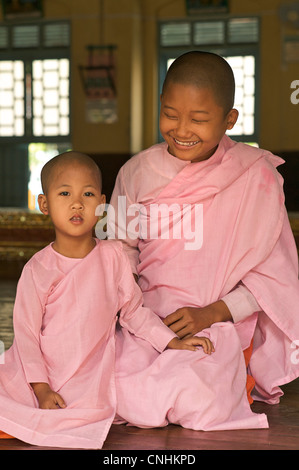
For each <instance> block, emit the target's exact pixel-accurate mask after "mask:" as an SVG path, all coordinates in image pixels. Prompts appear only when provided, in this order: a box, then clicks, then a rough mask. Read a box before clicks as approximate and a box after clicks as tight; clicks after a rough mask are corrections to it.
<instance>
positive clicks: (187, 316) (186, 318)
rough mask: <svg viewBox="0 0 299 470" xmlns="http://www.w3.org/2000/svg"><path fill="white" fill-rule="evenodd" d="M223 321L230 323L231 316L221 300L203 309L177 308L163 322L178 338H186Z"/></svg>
mask: <svg viewBox="0 0 299 470" xmlns="http://www.w3.org/2000/svg"><path fill="white" fill-rule="evenodd" d="M224 321H232V316H231V314H230V311H229V309H228V307H227V306H226V304H225V303H224V302H223V301H222V300H218V301H217V302H214V303H213V304H211V305H208V306H207V307H203V308H195V307H183V308H179V309H178V310H176V311H175V312H173V313H171V314H170V315H168V316H167V317H166V318H164V320H163V322H164V323H165V325H166V326H168V327H169V328H170V329H171V330H172V331H173V332H174V333H176V334H177V335H178V337H179V338H188V337H190V336H193V335H195V334H196V333H198V332H199V331H202V330H204V329H205V328H210V326H211V325H213V323H217V322H224Z"/></svg>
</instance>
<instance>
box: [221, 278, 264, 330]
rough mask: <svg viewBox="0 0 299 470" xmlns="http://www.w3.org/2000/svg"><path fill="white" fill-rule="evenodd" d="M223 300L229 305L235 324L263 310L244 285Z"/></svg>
mask: <svg viewBox="0 0 299 470" xmlns="http://www.w3.org/2000/svg"><path fill="white" fill-rule="evenodd" d="M221 300H223V302H225V304H226V305H227V307H228V309H229V311H230V313H231V316H232V317H233V321H234V323H237V322H239V321H242V320H245V318H247V317H249V316H250V315H252V314H253V313H255V312H260V311H261V310H262V309H261V307H260V306H259V304H258V303H257V301H256V299H255V298H254V296H253V295H252V293H251V292H250V291H249V290H248V289H247V287H245V286H244V285H243V284H242V283H241V284H238V286H237V287H236V288H235V289H234V290H232V291H231V292H229V293H228V294H227V295H225V296H224V297H222V299H221Z"/></svg>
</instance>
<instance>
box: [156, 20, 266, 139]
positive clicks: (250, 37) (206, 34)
mask: <svg viewBox="0 0 299 470" xmlns="http://www.w3.org/2000/svg"><path fill="white" fill-rule="evenodd" d="M159 31H160V77H159V79H160V88H159V90H160V92H161V88H162V84H163V80H164V78H165V75H166V71H167V69H168V67H169V66H170V64H171V62H172V61H173V60H174V59H175V58H176V57H178V56H179V55H181V54H183V53H184V52H187V51H189V50H190V51H191V50H203V51H210V52H215V53H216V54H220V55H222V56H223V57H224V58H225V59H226V60H227V61H228V63H229V64H230V65H231V67H232V69H233V71H234V75H235V81H236V95H235V107H236V108H237V109H238V111H239V118H238V122H237V124H236V125H235V127H234V128H233V129H232V130H231V131H228V132H227V134H228V135H230V136H231V137H232V138H233V139H236V140H239V141H246V142H249V143H254V144H256V143H258V106H257V104H258V101H257V94H258V81H259V78H258V66H257V64H258V41H259V21H258V19H257V18H229V19H228V18H218V19H213V20H211V19H207V20H205V21H204V20H201V21H198V20H189V21H181V22H171V23H170V22H167V23H164V22H163V23H161V24H160V29H159ZM160 92H159V94H160Z"/></svg>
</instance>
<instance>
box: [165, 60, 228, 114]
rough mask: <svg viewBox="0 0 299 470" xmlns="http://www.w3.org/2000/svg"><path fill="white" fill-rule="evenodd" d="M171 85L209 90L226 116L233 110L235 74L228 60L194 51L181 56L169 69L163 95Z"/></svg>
mask: <svg viewBox="0 0 299 470" xmlns="http://www.w3.org/2000/svg"><path fill="white" fill-rule="evenodd" d="M170 83H177V84H180V85H192V86H195V87H198V88H209V89H210V90H211V91H212V93H213V95H214V97H215V101H216V103H217V104H218V105H219V106H221V107H222V108H223V109H224V112H225V114H227V113H228V112H229V111H230V110H231V109H232V108H233V105H234V96H235V79H234V74H233V71H232V69H231V67H230V65H229V64H228V63H227V62H226V60H225V59H223V57H220V56H219V55H217V54H213V53H211V52H202V51H192V52H187V53H186V54H183V55H181V56H180V57H178V58H177V59H176V60H175V61H174V62H173V63H172V64H171V66H170V67H169V69H168V72H167V75H166V78H165V81H164V85H163V90H162V94H163V93H164V92H165V90H166V89H167V86H168V85H169V84H170Z"/></svg>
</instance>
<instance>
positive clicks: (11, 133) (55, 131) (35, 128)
mask: <svg viewBox="0 0 299 470" xmlns="http://www.w3.org/2000/svg"><path fill="white" fill-rule="evenodd" d="M69 45H70V30H69V25H68V23H46V24H29V25H19V24H17V25H10V26H1V25H0V138H1V137H18V138H22V137H23V139H19V140H26V141H27V140H28V138H29V139H30V140H31V139H33V141H37V140H36V138H41V137H43V138H49V137H59V136H61V137H65V136H69V134H70V102H69V93H70V92H69V90H70V61H69ZM8 56H9V58H10V60H7V57H8Z"/></svg>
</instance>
